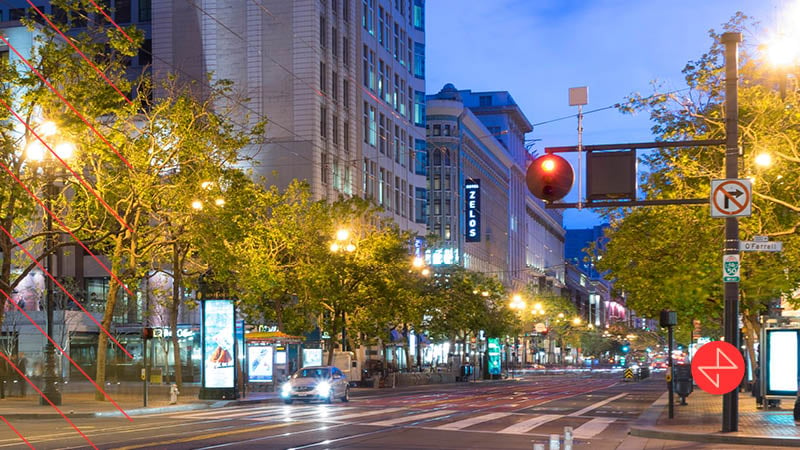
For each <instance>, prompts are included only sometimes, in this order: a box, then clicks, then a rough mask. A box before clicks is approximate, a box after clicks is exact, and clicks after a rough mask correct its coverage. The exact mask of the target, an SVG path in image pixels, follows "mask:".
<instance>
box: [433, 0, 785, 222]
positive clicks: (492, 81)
mask: <svg viewBox="0 0 800 450" xmlns="http://www.w3.org/2000/svg"><path fill="white" fill-rule="evenodd" d="M790 2H791V1H790V0H748V1H744V0H694V1H688V0H638V1H637V0H428V1H427V2H426V29H425V33H426V89H427V91H428V93H436V92H438V91H439V90H440V89H441V88H442V86H443V85H444V84H445V83H453V84H454V85H455V86H456V88H458V89H472V90H473V91H493V90H506V91H509V92H510V93H511V95H512V96H513V97H514V99H515V100H516V101H517V104H518V105H519V106H520V108H522V110H523V112H524V113H525V115H526V116H527V117H528V119H529V120H530V121H531V123H534V124H537V123H540V122H546V121H550V120H553V119H557V118H560V117H564V116H569V115H574V114H576V113H577V109H576V108H575V107H570V106H569V104H568V101H567V94H568V90H569V88H570V87H577V86H588V88H589V104H588V105H587V106H585V107H584V111H585V112H586V111H590V110H594V109H600V108H603V107H607V106H611V105H613V104H615V103H618V102H620V101H623V100H624V99H625V98H626V97H627V96H628V95H629V94H631V93H633V92H640V93H642V94H648V93H652V88H651V82H652V81H654V80H658V81H661V82H663V83H664V84H665V86H667V87H668V88H670V89H671V88H675V89H680V88H682V87H683V83H682V76H681V70H682V69H683V67H684V65H685V64H686V63H687V62H688V61H689V60H692V59H696V58H699V57H700V56H701V55H702V54H703V52H705V51H706V50H708V48H709V47H710V45H711V41H710V39H709V37H708V31H709V30H710V29H712V28H714V29H717V30H719V29H721V25H722V24H723V23H725V22H727V21H728V19H730V18H731V17H732V16H733V15H734V14H735V13H736V11H742V12H744V13H745V14H747V15H748V16H751V17H753V18H755V19H757V20H758V21H760V22H761V24H762V28H763V29H764V30H762V31H764V32H766V31H767V30H769V29H774V28H775V26H776V23H777V21H778V19H779V17H780V12H781V11H783V10H784V9H785V8H786V6H787V5H788V4H789V3H790ZM759 34H761V32H759ZM758 37H759V36H746V39H750V40H755V39H758ZM650 126H651V124H650V122H649V120H648V118H647V116H646V115H643V114H640V115H637V116H630V115H623V114H620V113H619V112H617V111H616V110H615V109H607V110H603V111H600V112H595V113H590V114H586V115H585V117H584V135H583V142H584V144H608V143H620V142H641V141H651V140H653V137H652V135H651V134H650ZM527 137H528V139H540V140H539V141H537V142H536V147H535V148H536V149H539V153H540V154H541V153H542V149H543V148H544V147H551V146H562V145H576V144H577V119H575V118H570V119H566V120H560V121H556V122H552V123H548V124H541V125H537V126H536V127H535V128H534V131H533V132H532V133H530V134H529V135H528V136H527ZM576 184H577V183H576ZM575 191H576V189H574V188H573V193H572V194H571V195H570V196H568V197H567V198H566V200H568V201H575V200H577V194H576V193H575ZM564 217H565V220H564V221H565V226H567V227H568V228H582V227H585V226H591V225H596V224H598V223H600V222H599V220H598V218H597V216H596V215H594V214H592V213H590V212H589V211H586V210H584V211H581V212H578V211H575V210H566V211H565V215H564Z"/></svg>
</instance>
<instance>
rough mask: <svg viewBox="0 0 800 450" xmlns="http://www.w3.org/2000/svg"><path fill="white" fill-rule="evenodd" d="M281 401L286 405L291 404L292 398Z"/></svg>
mask: <svg viewBox="0 0 800 450" xmlns="http://www.w3.org/2000/svg"><path fill="white" fill-rule="evenodd" d="M283 403H286V404H287V405H291V404H292V400H291V399H288V398H287V399H286V400H284V401H283Z"/></svg>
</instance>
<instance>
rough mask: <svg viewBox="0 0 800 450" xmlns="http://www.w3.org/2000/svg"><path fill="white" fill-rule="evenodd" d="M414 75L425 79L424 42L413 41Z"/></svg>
mask: <svg viewBox="0 0 800 450" xmlns="http://www.w3.org/2000/svg"><path fill="white" fill-rule="evenodd" d="M414 76H415V77H417V78H420V79H423V80H424V79H425V44H420V43H419V42H415V43H414Z"/></svg>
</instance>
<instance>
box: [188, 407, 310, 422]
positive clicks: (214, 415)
mask: <svg viewBox="0 0 800 450" xmlns="http://www.w3.org/2000/svg"><path fill="white" fill-rule="evenodd" d="M310 408H313V407H305V408H288V409H284V408H282V407H275V406H266V407H262V408H235V409H234V408H231V409H218V410H215V411H210V412H202V413H190V414H180V415H176V416H175V417H176V418H180V419H225V418H234V417H241V416H248V415H250V416H259V415H270V414H275V415H278V414H285V413H286V412H287V411H288V412H289V413H290V414H298V413H301V412H304V411H312V412H316V411H317V410H316V409H313V410H312V409H310Z"/></svg>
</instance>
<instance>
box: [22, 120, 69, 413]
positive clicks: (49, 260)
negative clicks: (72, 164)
mask: <svg viewBox="0 0 800 450" xmlns="http://www.w3.org/2000/svg"><path fill="white" fill-rule="evenodd" d="M55 131H56V129H55V126H54V125H53V124H52V123H50V122H46V123H43V124H42V125H41V126H40V130H39V135H40V136H42V137H43V138H45V137H51V136H54V135H55ZM51 149H52V151H53V152H55V153H56V155H57V156H58V158H60V159H61V160H65V159H68V158H70V157H71V156H72V153H73V150H74V146H73V145H72V144H71V143H69V142H59V143H58V144H57V145H55V146H54V147H51ZM25 152H26V156H27V159H29V160H31V161H33V162H34V164H35V166H38V167H39V168H41V170H42V176H43V178H44V181H45V195H44V204H45V207H46V208H47V210H48V211H52V204H53V199H54V198H55V196H56V194H57V193H56V185H55V178H56V176H58V175H60V174H59V173H57V171H56V164H57V163H58V161H57V160H56V158H55V156H54V155H53V154H52V152H51V151H48V149H46V148H45V146H44V145H43V144H42V143H41V142H40V141H39V140H35V141H32V142H30V143H29V144H28V145H27V147H26V149H25ZM45 226H46V232H47V234H46V235H45V240H44V252H45V255H46V258H45V266H46V269H47V271H48V272H49V273H50V275H51V276H55V275H54V273H53V249H54V247H55V244H54V242H53V218H52V216H50V214H47V219H46V225H45ZM45 308H46V311H45V314H46V316H45V317H46V319H45V320H46V326H45V331H46V333H47V338H48V339H47V342H46V343H45V347H44V377H43V378H42V383H43V386H42V392H43V393H44V395H45V397H47V399H49V400H50V402H52V403H53V404H54V405H60V404H61V392H59V390H58V385H57V381H58V378H59V377H58V376H57V375H56V360H55V347H54V346H53V338H54V332H53V309H54V308H55V304H54V302H53V279H52V278H51V277H49V276H45ZM62 326H63V325H62ZM39 404H40V405H49V403H48V402H47V400H45V398H44V397H42V398H41V399H40V400H39Z"/></svg>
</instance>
